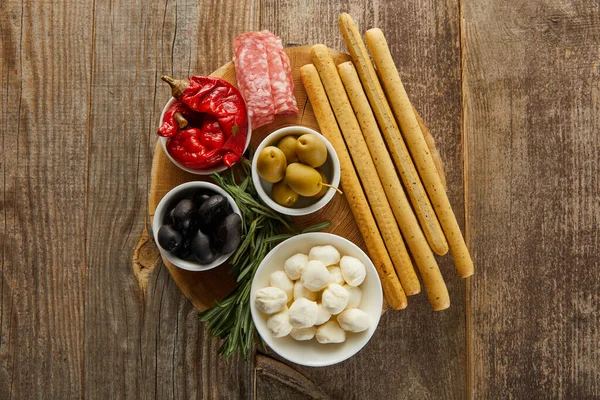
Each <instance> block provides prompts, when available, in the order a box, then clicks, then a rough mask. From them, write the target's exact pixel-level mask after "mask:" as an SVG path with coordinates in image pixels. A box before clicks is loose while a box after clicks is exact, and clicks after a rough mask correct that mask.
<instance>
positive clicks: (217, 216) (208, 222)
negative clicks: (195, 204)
mask: <svg viewBox="0 0 600 400" xmlns="http://www.w3.org/2000/svg"><path fill="white" fill-rule="evenodd" d="M229 207H230V206H229V203H228V202H227V199H226V198H225V197H224V196H221V195H220V194H215V195H214V196H210V197H209V198H208V200H206V201H205V202H204V203H202V205H201V206H200V208H199V209H198V218H199V220H200V223H201V224H202V226H204V227H208V226H213V225H216V224H217V223H218V222H219V221H220V220H221V219H223V217H225V216H226V215H227V214H228V210H229Z"/></svg>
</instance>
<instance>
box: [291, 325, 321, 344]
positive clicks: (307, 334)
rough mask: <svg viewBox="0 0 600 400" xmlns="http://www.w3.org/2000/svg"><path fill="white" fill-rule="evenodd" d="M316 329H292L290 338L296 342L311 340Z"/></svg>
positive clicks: (312, 327)
mask: <svg viewBox="0 0 600 400" xmlns="http://www.w3.org/2000/svg"><path fill="white" fill-rule="evenodd" d="M316 333H317V328H315V327H314V326H311V327H310V328H299V329H298V328H293V329H292V331H291V332H290V336H291V337H292V338H294V339H295V340H298V341H304V340H311V339H312V338H314V337H315V334H316Z"/></svg>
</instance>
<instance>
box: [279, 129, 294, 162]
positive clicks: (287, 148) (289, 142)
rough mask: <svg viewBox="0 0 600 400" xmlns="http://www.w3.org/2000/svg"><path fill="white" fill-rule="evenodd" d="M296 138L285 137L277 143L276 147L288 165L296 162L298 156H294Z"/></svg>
mask: <svg viewBox="0 0 600 400" xmlns="http://www.w3.org/2000/svg"><path fill="white" fill-rule="evenodd" d="M296 141H297V139H296V136H291V135H290V136H286V137H284V138H283V139H281V140H280V141H279V143H277V147H279V149H280V150H281V151H283V154H285V159H286V160H287V163H288V164H291V163H294V162H298V156H297V155H296Z"/></svg>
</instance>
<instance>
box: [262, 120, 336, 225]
mask: <svg viewBox="0 0 600 400" xmlns="http://www.w3.org/2000/svg"><path fill="white" fill-rule="evenodd" d="M306 133H312V134H314V135H316V136H317V137H318V138H319V140H321V141H322V142H323V143H325V146H326V147H327V161H326V162H325V164H323V165H322V166H321V167H319V169H320V170H321V171H323V173H324V174H325V176H326V177H327V181H328V182H329V184H330V185H332V186H335V187H338V186H339V185H340V160H339V159H338V156H337V153H336V152H335V149H334V148H333V146H332V145H331V143H329V141H328V140H327V139H325V137H324V136H323V135H321V134H320V133H319V132H316V131H314V130H312V129H310V128H306V127H304V126H288V127H286V128H281V129H278V130H276V131H275V132H273V133H271V134H270V135H269V136H267V137H266V138H265V139H264V140H263V141H262V142H261V143H260V145H259V146H258V147H257V149H256V152H255V153H254V154H255V156H254V158H253V160H252V181H253V182H254V187H255V188H256V191H257V192H258V195H259V196H260V198H261V199H262V201H264V202H265V204H267V205H268V206H269V207H271V208H272V209H273V210H275V211H277V212H279V213H281V214H286V215H292V216H299V215H306V214H311V213H314V212H315V211H318V210H320V209H321V208H323V207H325V205H326V204H327V203H329V202H330V201H331V199H332V198H333V196H334V195H335V193H336V191H335V189H331V188H330V189H329V190H328V191H327V193H326V194H325V196H323V197H321V198H320V199H319V200H318V201H315V200H314V199H311V198H307V197H300V199H298V202H297V203H296V204H295V206H294V207H284V206H281V205H279V204H277V203H276V202H275V201H274V200H273V199H272V198H271V187H272V186H273V184H272V183H269V182H267V181H265V180H263V179H261V177H260V176H259V175H258V171H257V169H256V163H257V160H258V154H260V152H261V151H262V149H264V148H265V147H267V146H271V145H273V146H275V145H277V143H278V142H279V140H280V139H283V138H284V137H285V136H288V135H294V136H301V135H304V134H306Z"/></svg>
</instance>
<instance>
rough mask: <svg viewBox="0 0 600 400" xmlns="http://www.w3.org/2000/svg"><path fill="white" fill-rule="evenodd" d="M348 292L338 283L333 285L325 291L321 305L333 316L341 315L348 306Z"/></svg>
mask: <svg viewBox="0 0 600 400" xmlns="http://www.w3.org/2000/svg"><path fill="white" fill-rule="evenodd" d="M348 298H349V295H348V291H347V290H346V289H344V288H343V287H342V286H340V285H338V284H337V283H332V284H330V285H329V286H327V289H325V290H323V294H322V295H321V304H322V305H323V308H324V309H325V310H326V311H327V312H329V313H331V314H333V315H337V314H339V313H341V312H342V311H343V310H344V309H345V308H346V306H347V305H348Z"/></svg>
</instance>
